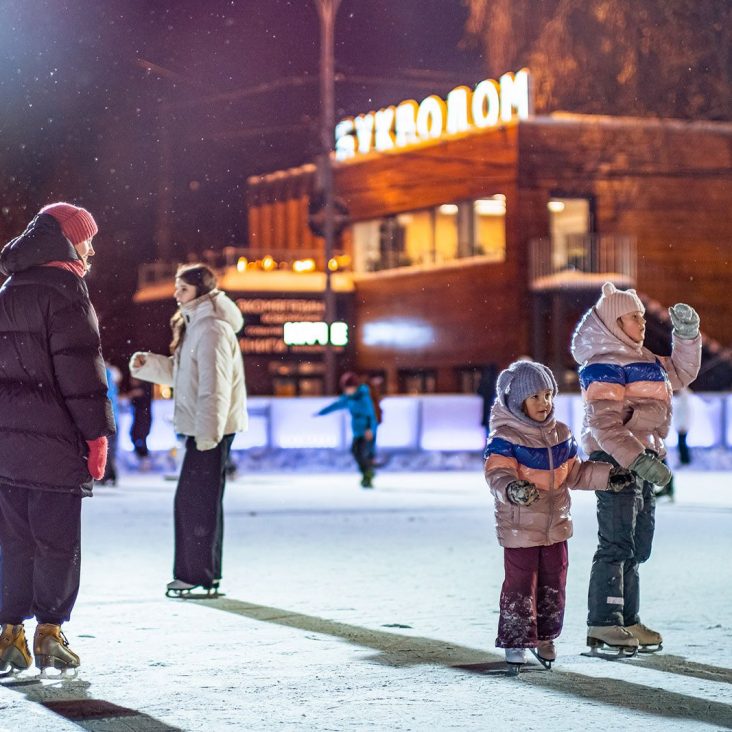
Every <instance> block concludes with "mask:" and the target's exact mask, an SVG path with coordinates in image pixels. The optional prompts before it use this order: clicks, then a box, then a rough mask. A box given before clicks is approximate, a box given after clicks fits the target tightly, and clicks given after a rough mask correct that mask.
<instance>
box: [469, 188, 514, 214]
mask: <svg viewBox="0 0 732 732" xmlns="http://www.w3.org/2000/svg"><path fill="white" fill-rule="evenodd" d="M473 208H474V210H475V213H477V214H478V216H504V215H505V213H506V197H505V196H504V195H503V194H502V193H499V194H498V195H496V196H491V197H490V198H479V199H478V200H477V201H474V202H473Z"/></svg>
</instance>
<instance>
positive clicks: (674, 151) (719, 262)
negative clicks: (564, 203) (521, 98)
mask: <svg viewBox="0 0 732 732" xmlns="http://www.w3.org/2000/svg"><path fill="white" fill-rule="evenodd" d="M519 149H520V153H519V157H520V162H519V171H520V172H519V181H520V182H519V185H520V196H521V197H522V200H524V201H525V200H527V198H529V197H530V198H532V199H533V200H534V202H535V203H534V205H533V206H532V211H528V210H527V211H524V212H523V213H525V214H526V217H527V218H530V217H531V216H532V215H539V211H538V210H537V203H538V202H540V201H541V200H542V199H543V200H544V204H543V205H545V203H546V200H547V199H548V197H549V196H550V195H551V193H552V192H556V191H560V190H561V191H564V192H567V193H570V192H576V193H577V194H582V193H583V192H585V193H592V194H594V196H595V199H596V216H597V221H596V229H597V231H598V232H600V233H615V234H631V235H634V236H636V237H637V240H638V250H639V256H638V289H639V290H640V291H641V292H644V293H646V294H648V295H649V296H651V297H652V298H654V299H656V300H658V301H659V302H661V303H662V304H664V305H667V306H668V305H671V304H673V303H675V302H678V301H686V302H689V303H691V304H693V305H694V307H696V308H697V310H699V312H700V315H701V317H702V321H703V324H702V329H703V330H704V332H705V333H707V334H708V335H710V336H712V337H714V338H716V339H718V340H719V341H720V342H722V343H723V344H724V345H726V346H729V345H732V329H730V327H729V323H730V322H731V321H732V298H730V297H729V291H730V288H732V266H731V264H732V262H731V261H730V260H731V259H732V125H727V124H718V125H714V124H702V123H682V122H676V121H653V120H646V121H639V120H623V119H616V120H607V119H605V118H590V117H585V118H581V117H578V118H572V119H567V120H551V121H542V120H536V121H533V122H528V123H524V124H522V125H521V130H520V142H519Z"/></svg>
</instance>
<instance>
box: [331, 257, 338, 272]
mask: <svg viewBox="0 0 732 732" xmlns="http://www.w3.org/2000/svg"><path fill="white" fill-rule="evenodd" d="M338 267H339V265H338V259H337V258H336V257H331V258H330V259H329V260H328V269H329V270H330V271H331V272H335V271H336V270H337V269H338Z"/></svg>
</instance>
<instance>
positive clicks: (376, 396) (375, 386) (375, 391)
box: [366, 375, 384, 470]
mask: <svg viewBox="0 0 732 732" xmlns="http://www.w3.org/2000/svg"><path fill="white" fill-rule="evenodd" d="M366 386H368V388H369V396H370V397H371V403H372V404H373V405H374V416H375V417H376V427H377V430H378V427H379V425H380V424H381V422H382V420H383V419H384V411H383V409H382V407H381V400H382V399H383V397H384V377H383V376H378V375H377V376H370V377H369V378H368V379H367V380H366ZM370 456H371V467H372V468H373V469H374V470H376V468H377V467H378V466H379V465H382V466H383V465H384V461H383V460H382V461H381V463H379V461H378V460H377V458H376V432H374V434H373V437H372V439H371V445H370Z"/></svg>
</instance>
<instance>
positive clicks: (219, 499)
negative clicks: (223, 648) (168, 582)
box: [173, 435, 234, 587]
mask: <svg viewBox="0 0 732 732" xmlns="http://www.w3.org/2000/svg"><path fill="white" fill-rule="evenodd" d="M233 441H234V435H226V436H225V437H224V439H223V440H221V442H220V443H219V444H218V445H216V447H214V448H213V449H212V450H204V451H201V450H198V449H197V448H196V440H195V438H193V437H187V438H186V454H185V457H184V458H183V467H182V468H181V472H180V478H179V480H178V488H177V490H176V492H175V504H174V515H175V560H174V565H173V576H174V577H175V579H179V580H183V582H188V583H189V584H192V585H201V586H202V587H212V586H213V584H214V582H216V581H218V580H220V579H221V555H222V550H223V539H224V507H223V500H224V488H225V486H226V462H227V460H228V457H229V452H230V451H231V443H232V442H233Z"/></svg>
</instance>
